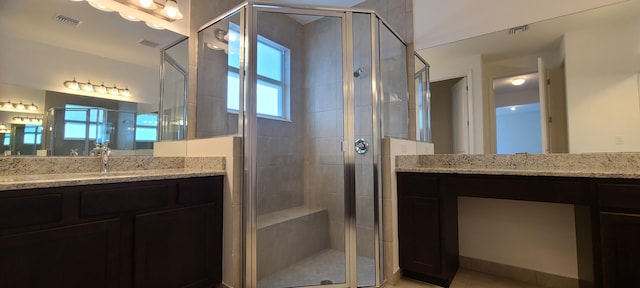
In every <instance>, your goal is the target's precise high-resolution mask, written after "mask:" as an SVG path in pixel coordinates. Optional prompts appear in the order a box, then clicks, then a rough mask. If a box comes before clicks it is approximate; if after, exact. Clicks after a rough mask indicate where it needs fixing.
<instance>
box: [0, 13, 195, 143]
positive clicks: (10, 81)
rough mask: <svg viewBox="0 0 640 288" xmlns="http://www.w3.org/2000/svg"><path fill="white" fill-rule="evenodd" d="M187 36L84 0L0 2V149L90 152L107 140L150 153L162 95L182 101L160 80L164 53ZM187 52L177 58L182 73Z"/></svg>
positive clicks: (183, 91)
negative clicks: (107, 10) (103, 8)
mask: <svg viewBox="0 0 640 288" xmlns="http://www.w3.org/2000/svg"><path fill="white" fill-rule="evenodd" d="M107 2H110V1H107ZM185 21H187V22H188V19H185ZM175 23H180V21H175V22H172V25H173V24H175ZM185 23H186V22H185ZM43 27H46V29H44V28H43ZM170 28H171V27H170ZM172 30H176V29H172ZM184 38H185V37H184V36H183V35H181V34H178V33H176V32H172V31H170V30H166V29H165V30H157V29H153V28H151V27H150V26H149V25H145V22H144V21H141V22H133V21H127V20H125V19H124V18H123V17H121V16H120V15H119V14H118V13H117V12H104V11H100V10H97V9H96V8H94V7H92V6H91V5H90V4H89V3H88V2H86V1H69V0H48V1H37V0H4V1H2V2H0V128H1V129H0V138H2V139H3V145H2V148H0V149H2V150H1V151H0V152H1V153H2V155H12V156H17V155H36V154H38V155H41V156H44V155H54V156H69V155H70V153H71V150H73V149H77V151H78V154H79V155H80V156H87V155H88V154H87V153H88V151H89V149H87V147H88V146H92V145H94V143H95V142H99V143H102V142H104V141H110V142H111V143H110V146H111V147H112V149H113V151H114V155H147V154H149V153H150V151H151V150H150V149H152V147H153V142H155V141H157V140H158V139H160V138H159V136H158V134H159V132H158V131H157V130H158V128H157V127H158V122H159V120H158V114H159V112H160V110H159V109H160V108H159V107H160V100H161V95H162V92H163V91H162V90H165V89H166V90H169V92H168V94H169V95H170V96H169V97H172V98H176V97H182V98H181V99H184V97H185V96H186V89H181V90H180V89H173V88H172V86H170V85H173V84H170V85H164V86H163V87H161V81H160V79H161V75H160V74H161V73H160V71H161V66H162V64H161V63H162V58H161V52H162V51H163V49H165V48H167V47H173V46H172V45H174V44H175V43H177V42H178V41H179V40H181V39H184ZM185 43H186V41H185ZM183 46H184V47H183V48H184V49H175V51H180V52H175V53H174V55H173V57H174V58H177V59H179V60H178V61H179V62H181V64H180V65H181V67H182V68H183V69H184V67H188V65H187V64H184V63H185V62H186V60H183V59H186V58H187V48H186V44H185V45H183ZM176 54H180V55H176ZM182 54H183V55H184V56H182ZM187 63H188V62H187ZM184 70H185V71H186V69H184ZM184 77H186V75H184ZM65 82H66V84H67V85H65ZM70 83H71V84H73V83H77V87H74V86H75V85H70ZM89 83H91V85H88V84H89ZM89 86H90V87H89ZM185 87H186V86H185ZM178 90H179V96H176V95H175V93H176V92H175V91H178ZM115 91H117V92H118V93H115ZM125 92H128V93H125ZM174 102H175V101H174ZM22 105H24V108H22ZM31 105H33V107H37V108H36V109H29V108H31ZM178 106H179V107H178ZM182 106H184V104H183V102H182V103H179V104H177V103H169V104H167V107H168V108H167V109H169V110H172V109H173V110H176V109H178V110H180V109H182ZM174 114H176V113H174ZM81 116H82V117H81ZM174 116H176V115H174ZM176 117H183V114H182V113H180V114H178V115H177V116H176ZM174 120H175V119H174ZM178 122H179V121H178ZM43 127H44V128H43Z"/></svg>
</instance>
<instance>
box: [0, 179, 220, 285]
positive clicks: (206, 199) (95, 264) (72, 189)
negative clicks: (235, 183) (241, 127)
mask: <svg viewBox="0 0 640 288" xmlns="http://www.w3.org/2000/svg"><path fill="white" fill-rule="evenodd" d="M221 280H222V176H212V177H196V178H184V179H172V180H156V181H142V182H131V183H117V184H100V185H87V186H69V187H56V188H42V189H30V190H19V191H18V190H16V191H4V192H0V287H17V288H20V287H64V288H74V287H78V288H86V287H121V288H122V287H136V288H137V287H154V288H157V287H167V288H173V287H215V286H216V285H217V284H219V283H220V282H221Z"/></svg>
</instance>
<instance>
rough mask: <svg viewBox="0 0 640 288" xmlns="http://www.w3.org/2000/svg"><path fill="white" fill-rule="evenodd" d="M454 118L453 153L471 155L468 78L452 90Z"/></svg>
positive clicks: (459, 82) (463, 79) (461, 80)
mask: <svg viewBox="0 0 640 288" xmlns="http://www.w3.org/2000/svg"><path fill="white" fill-rule="evenodd" d="M451 97H452V101H451V102H452V103H451V106H452V117H453V121H452V122H453V152H454V153H455V154H468V153H469V94H468V93H467V78H466V77H464V78H462V79H460V81H458V82H457V83H456V84H455V85H453V87H452V88H451Z"/></svg>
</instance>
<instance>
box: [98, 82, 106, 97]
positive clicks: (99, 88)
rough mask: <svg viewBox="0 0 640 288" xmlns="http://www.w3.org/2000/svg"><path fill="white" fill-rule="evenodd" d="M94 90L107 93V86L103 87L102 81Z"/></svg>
mask: <svg viewBox="0 0 640 288" xmlns="http://www.w3.org/2000/svg"><path fill="white" fill-rule="evenodd" d="M96 92H98V93H100V94H105V93H107V87H105V86H104V83H102V84H101V85H100V86H96Z"/></svg>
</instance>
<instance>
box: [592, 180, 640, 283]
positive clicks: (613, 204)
mask: <svg viewBox="0 0 640 288" xmlns="http://www.w3.org/2000/svg"><path fill="white" fill-rule="evenodd" d="M597 189H598V202H599V206H600V235H601V241H602V246H601V247H602V267H603V269H602V272H603V283H604V285H603V286H604V287H640V183H638V182H637V181H636V182H635V183H633V182H631V181H621V182H605V183H599V184H598V185H597Z"/></svg>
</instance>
